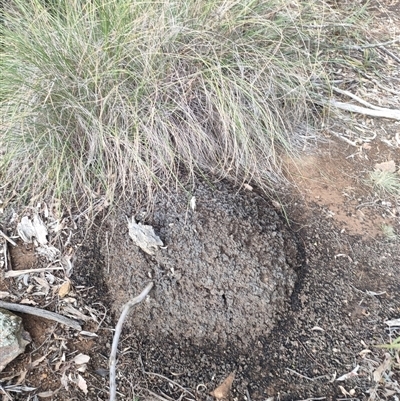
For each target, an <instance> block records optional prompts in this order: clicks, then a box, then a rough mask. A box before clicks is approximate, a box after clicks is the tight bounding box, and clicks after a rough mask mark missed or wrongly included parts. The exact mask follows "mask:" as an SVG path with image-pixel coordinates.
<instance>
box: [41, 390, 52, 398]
mask: <svg viewBox="0 0 400 401" xmlns="http://www.w3.org/2000/svg"><path fill="white" fill-rule="evenodd" d="M53 395H54V391H51V390H49V391H44V392H42V393H39V394H38V395H37V396H38V397H39V398H48V397H52V396H53Z"/></svg>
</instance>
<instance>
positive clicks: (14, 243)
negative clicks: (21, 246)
mask: <svg viewBox="0 0 400 401" xmlns="http://www.w3.org/2000/svg"><path fill="white" fill-rule="evenodd" d="M0 235H1V236H2V237H3V238H4V239H5V240H7V241H8V242H9V243H10V244H11V245H13V246H17V244H16V242H15V241H13V240H12V239H11V238H10V237H9V236H8V235H7V234H4V233H3V231H1V230H0Z"/></svg>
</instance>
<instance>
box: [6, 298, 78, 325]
mask: <svg viewBox="0 0 400 401" xmlns="http://www.w3.org/2000/svg"><path fill="white" fill-rule="evenodd" d="M0 308H4V309H8V310H10V311H13V312H21V313H27V314H29V315H34V316H39V317H43V318H44V319H49V320H54V321H55V322H58V323H61V324H65V325H66V326H69V327H72V328H73V329H75V330H79V331H82V327H81V325H80V324H79V323H78V322H77V321H75V320H72V319H69V318H68V317H65V316H63V315H60V314H58V313H55V312H50V311H48V310H45V309H39V308H34V307H33V306H28V305H21V304H15V303H12V302H4V301H0Z"/></svg>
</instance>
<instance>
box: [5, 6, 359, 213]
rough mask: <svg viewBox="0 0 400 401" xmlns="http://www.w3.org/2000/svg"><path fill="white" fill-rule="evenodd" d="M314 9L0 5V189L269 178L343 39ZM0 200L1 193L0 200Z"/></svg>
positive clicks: (125, 189) (312, 115)
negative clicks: (0, 12) (196, 178)
mask: <svg viewBox="0 0 400 401" xmlns="http://www.w3.org/2000/svg"><path fill="white" fill-rule="evenodd" d="M357 7H358V9H355V10H356V12H350V11H349V12H348V14H347V17H346V18H343V14H342V15H340V14H339V12H337V11H336V10H335V9H333V8H331V6H329V5H328V2H325V1H312V0H308V1H305V2H304V1H296V0H295V1H293V0H290V1H289V0H280V1H277V0H241V1H237V0H186V1H181V0H161V1H153V0H142V1H131V0H57V1H54V0H9V1H7V2H6V4H5V5H4V10H3V15H2V22H1V23H0V29H1V39H0V40H1V44H0V53H1V57H0V68H1V71H2V72H1V74H0V111H1V115H2V121H1V123H0V177H1V190H2V191H3V193H6V195H7V194H8V197H12V196H16V197H17V198H18V199H20V200H23V201H29V200H31V201H32V199H37V198H38V197H50V198H53V199H54V198H56V199H63V200H64V201H67V202H73V203H74V204H76V205H80V206H82V205H86V204H87V203H88V202H89V203H91V202H93V200H94V199H96V198H99V197H104V198H105V199H106V200H107V201H109V202H112V201H115V200H116V199H117V198H123V199H128V198H129V199H132V201H134V202H138V201H139V200H140V199H145V200H146V201H149V202H151V197H152V194H153V191H154V189H157V188H168V187H171V184H173V185H175V184H176V183H179V184H182V185H184V184H185V181H184V180H185V179H186V180H191V179H192V178H193V177H194V175H195V174H202V175H204V176H206V177H209V178H212V179H214V178H215V179H222V178H229V179H231V180H233V181H235V182H236V183H243V182H245V181H250V180H251V181H253V182H254V183H256V184H257V185H259V186H260V188H262V189H264V190H268V189H271V188H272V189H273V190H277V189H278V188H279V186H280V185H281V183H282V182H283V176H282V175H281V173H280V160H281V159H280V154H282V152H283V153H286V154H287V153H291V152H295V151H296V149H299V148H300V147H301V146H302V145H303V143H304V140H305V139H306V137H307V135H308V132H309V131H310V130H312V129H313V127H314V126H315V125H316V124H315V123H316V121H318V119H319V116H318V112H317V109H316V107H314V103H313V99H314V97H318V96H319V94H318V93H317V92H318V91H319V89H318V86H315V85H314V83H315V82H326V81H327V80H328V81H329V71H330V68H333V67H335V66H337V65H338V63H340V58H339V59H337V60H334V59H332V58H331V57H330V56H329V52H330V51H332V49H333V44H334V45H335V46H337V45H340V44H341V43H343V41H344V42H345V41H346V40H349V38H351V37H353V36H352V35H356V32H357V29H356V28H355V27H356V26H357V24H356V22H355V21H356V19H357V18H358V17H359V15H358V14H360V15H361V14H362V13H363V9H360V6H359V5H357ZM6 195H5V196H6Z"/></svg>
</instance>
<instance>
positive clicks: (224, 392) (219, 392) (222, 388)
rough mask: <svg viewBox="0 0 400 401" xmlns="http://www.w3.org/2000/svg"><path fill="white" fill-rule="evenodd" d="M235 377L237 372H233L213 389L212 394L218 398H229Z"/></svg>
mask: <svg viewBox="0 0 400 401" xmlns="http://www.w3.org/2000/svg"><path fill="white" fill-rule="evenodd" d="M234 379H235V372H232V373H231V374H230V375H229V376H228V377H227V378H226V379H225V380H224V381H223V382H222V383H221V384H220V385H219V386H218V387H217V388H216V389H215V390H214V391H211V393H210V394H211V395H212V396H213V397H215V398H216V399H217V400H223V399H226V398H228V396H229V392H230V391H231V387H232V383H233V380H234Z"/></svg>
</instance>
